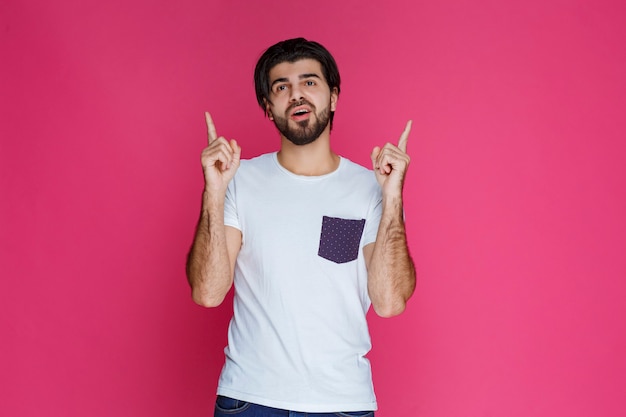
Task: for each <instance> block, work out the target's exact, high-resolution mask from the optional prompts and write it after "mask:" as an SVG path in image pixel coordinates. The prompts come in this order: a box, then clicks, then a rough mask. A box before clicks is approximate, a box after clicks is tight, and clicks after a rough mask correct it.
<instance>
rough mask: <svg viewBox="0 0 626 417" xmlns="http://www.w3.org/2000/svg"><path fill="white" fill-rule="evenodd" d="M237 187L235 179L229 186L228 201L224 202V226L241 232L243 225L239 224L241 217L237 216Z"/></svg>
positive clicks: (227, 191)
mask: <svg viewBox="0 0 626 417" xmlns="http://www.w3.org/2000/svg"><path fill="white" fill-rule="evenodd" d="M235 189H236V185H235V179H234V178H233V180H232V181H231V182H230V184H228V188H227V189H226V199H225V200H224V225H225V226H231V227H234V228H236V229H239V230H241V225H240V223H239V216H238V215H237V203H236V199H235V195H236V192H235Z"/></svg>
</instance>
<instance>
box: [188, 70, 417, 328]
mask: <svg viewBox="0 0 626 417" xmlns="http://www.w3.org/2000/svg"><path fill="white" fill-rule="evenodd" d="M269 76H270V83H271V93H270V97H269V100H266V102H265V110H266V112H267V115H268V117H269V118H270V120H274V119H278V118H280V119H281V121H282V122H285V120H286V123H287V125H288V126H289V127H291V128H294V129H303V127H302V125H305V124H307V122H306V120H308V124H309V125H310V124H312V123H315V122H316V121H317V120H319V118H320V116H321V113H322V112H323V111H324V110H325V109H328V110H330V111H335V109H336V108H337V100H338V93H337V91H336V90H332V91H331V89H330V88H329V86H328V84H327V83H326V80H325V79H324V76H323V73H322V69H321V66H320V64H319V62H317V61H315V60H312V59H302V60H299V61H296V62H292V63H290V62H283V63H281V64H278V65H276V66H275V67H273V68H272V69H271V70H270V73H269ZM303 102H304V104H301V105H297V106H295V107H294V103H303ZM299 109H306V110H308V111H309V112H308V113H307V114H305V115H302V116H298V115H295V114H294V112H295V111H297V110H299ZM205 117H206V123H207V130H208V146H207V148H205V149H204V150H203V151H202V157H201V162H202V168H203V172H204V179H205V187H204V192H203V195H202V210H201V212H200V220H199V222H198V226H197V229H196V234H195V237H194V242H193V245H192V248H191V251H190V253H189V257H188V260H187V277H188V280H189V284H190V285H191V288H192V297H193V299H194V301H195V302H196V303H198V304H200V305H203V306H206V307H214V306H217V305H219V304H220V303H221V302H222V301H223V299H224V297H225V296H226V293H227V292H228V290H229V289H230V287H231V286H232V283H233V273H234V266H235V261H236V259H237V255H238V253H239V249H240V247H241V242H242V236H241V232H240V231H239V230H237V229H235V228H232V227H229V226H224V200H225V197H226V189H227V187H228V183H229V182H230V181H231V180H232V178H233V177H234V175H235V173H236V171H237V169H238V168H239V162H240V157H241V148H240V147H239V145H238V144H237V142H236V141H235V140H230V141H229V140H227V139H226V138H224V137H222V136H218V135H217V132H216V129H215V125H214V123H213V120H212V118H211V116H210V114H209V113H206V114H205ZM410 130H411V121H409V122H408V123H407V125H406V128H405V129H404V132H403V133H402V135H401V136H400V139H399V141H398V144H397V145H394V144H391V143H386V144H385V145H384V146H383V147H382V148H381V147H378V146H377V147H375V148H374V149H373V151H372V153H371V159H372V166H373V168H374V172H375V174H376V179H377V181H378V184H379V185H380V187H381V190H382V207H383V209H382V217H381V222H380V226H379V229H378V235H377V238H376V242H375V243H371V244H369V245H367V246H365V247H364V248H363V255H364V258H365V263H366V265H367V268H368V292H369V296H370V299H371V301H372V306H373V308H374V310H375V311H376V313H377V314H378V315H380V316H382V317H392V316H395V315H398V314H400V313H402V312H403V311H404V309H405V307H406V302H407V300H408V299H409V298H410V297H411V295H412V294H413V291H414V289H415V267H414V265H413V261H412V259H411V257H410V255H409V252H408V247H407V242H406V231H405V225H404V217H403V200H402V189H403V185H404V179H405V176H406V172H407V169H408V166H409V162H410V158H409V156H408V154H407V153H406V149H407V141H408V136H409V132H410ZM278 161H279V162H280V164H281V165H282V166H283V167H285V168H286V169H288V170H290V171H291V172H293V173H295V174H298V175H314V176H318V175H324V174H327V173H330V172H332V171H334V170H336V169H337V168H338V166H339V161H340V158H339V156H338V155H337V154H335V153H334V152H333V151H332V150H331V147H330V126H329V125H327V126H326V127H325V128H324V130H323V131H322V133H321V134H320V135H319V137H318V138H317V139H315V140H314V141H313V142H311V143H308V144H306V145H296V144H294V143H293V142H291V141H290V140H289V139H288V138H286V137H285V136H284V135H283V134H281V148H280V151H279V152H278Z"/></svg>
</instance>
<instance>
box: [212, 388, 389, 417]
mask: <svg viewBox="0 0 626 417" xmlns="http://www.w3.org/2000/svg"><path fill="white" fill-rule="evenodd" d="M217 395H223V396H225V397H230V398H234V399H237V400H239V401H246V402H250V403H254V404H258V405H262V406H265V407H272V408H279V409H282V410H289V411H297V412H300V413H339V412H344V411H347V412H353V411H376V410H378V404H377V403H376V401H374V402H364V403H332V404H331V403H329V404H313V403H292V402H288V401H277V400H271V399H267V398H263V397H259V396H257V395H254V394H248V393H244V392H239V391H236V390H232V389H230V388H225V387H218V388H217Z"/></svg>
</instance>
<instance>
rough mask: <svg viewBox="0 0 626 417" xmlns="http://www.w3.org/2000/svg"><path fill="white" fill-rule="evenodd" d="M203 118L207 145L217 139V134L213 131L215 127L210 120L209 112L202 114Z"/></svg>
mask: <svg viewBox="0 0 626 417" xmlns="http://www.w3.org/2000/svg"><path fill="white" fill-rule="evenodd" d="M204 118H205V119H206V127H207V131H208V133H209V145H210V144H211V143H212V142H213V141H214V140H215V139H217V132H216V131H215V125H214V124H213V119H211V115H210V114H209V112H208V111H207V112H204Z"/></svg>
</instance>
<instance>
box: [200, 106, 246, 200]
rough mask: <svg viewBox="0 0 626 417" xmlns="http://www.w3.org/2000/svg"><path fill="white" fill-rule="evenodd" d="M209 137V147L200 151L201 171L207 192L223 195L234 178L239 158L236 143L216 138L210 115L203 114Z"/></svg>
mask: <svg viewBox="0 0 626 417" xmlns="http://www.w3.org/2000/svg"><path fill="white" fill-rule="evenodd" d="M204 115H205V118H206V126H207V131H208V136H209V146H207V147H206V148H205V149H204V150H203V151H202V158H201V161H202V170H203V171H204V181H205V187H206V188H207V190H211V191H213V192H220V193H225V192H226V188H227V187H228V183H229V182H230V180H232V179H233V177H234V176H235V172H237V168H239V161H240V158H241V147H240V146H239V145H238V144H237V141H235V140H234V139H231V140H230V141H228V140H226V138H224V137H223V136H219V137H218V136H217V132H216V130H215V125H214V124H213V119H211V115H210V114H209V113H208V112H206V113H204Z"/></svg>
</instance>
